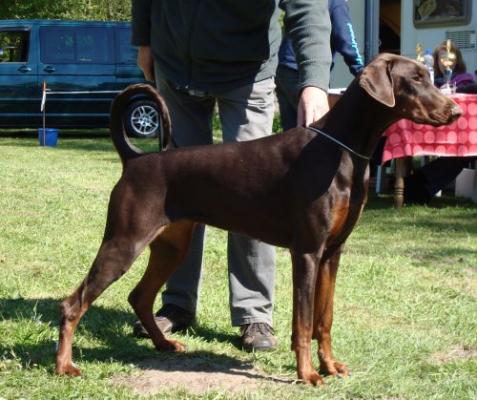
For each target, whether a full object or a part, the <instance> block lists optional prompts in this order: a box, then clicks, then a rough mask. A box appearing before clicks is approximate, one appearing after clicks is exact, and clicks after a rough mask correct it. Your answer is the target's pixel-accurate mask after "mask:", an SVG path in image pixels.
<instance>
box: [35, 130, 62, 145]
mask: <svg viewBox="0 0 477 400" xmlns="http://www.w3.org/2000/svg"><path fill="white" fill-rule="evenodd" d="M38 141H39V142H40V146H50V147H55V146H56V144H57V143H58V129H56V128H45V132H44V133H43V128H39V129H38Z"/></svg>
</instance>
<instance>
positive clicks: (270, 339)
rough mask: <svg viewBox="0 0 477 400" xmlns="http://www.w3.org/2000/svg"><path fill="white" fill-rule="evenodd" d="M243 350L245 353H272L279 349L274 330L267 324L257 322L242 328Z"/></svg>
mask: <svg viewBox="0 0 477 400" xmlns="http://www.w3.org/2000/svg"><path fill="white" fill-rule="evenodd" d="M240 330H241V333H242V338H241V339H242V348H243V349H244V350H245V351H270V350H275V348H276V347H277V338H276V337H275V332H274V331H273V328H272V327H271V326H270V325H268V324H267V323H265V322H257V323H253V324H248V325H242V326H241V327H240Z"/></svg>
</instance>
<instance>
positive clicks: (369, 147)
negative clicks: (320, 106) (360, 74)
mask: <svg viewBox="0 0 477 400" xmlns="http://www.w3.org/2000/svg"><path fill="white" fill-rule="evenodd" d="M395 114H396V113H395V111H394V110H393V108H390V107H387V106H385V105H383V104H381V103H380V102H378V101H377V100H375V99H373V98H371V97H370V96H369V95H368V94H367V93H366V92H365V91H364V89H362V88H361V87H360V86H359V83H358V81H357V79H356V80H354V81H353V82H352V83H351V85H350V87H349V88H348V90H347V91H346V92H345V93H344V94H343V95H342V97H341V99H340V100H339V101H338V102H337V103H336V104H335V106H334V107H333V108H332V109H331V110H330V111H329V112H328V113H327V114H326V115H325V116H324V117H323V118H322V119H321V120H319V121H318V122H317V123H316V124H314V126H317V127H319V128H320V129H323V130H324V131H325V132H326V133H328V134H329V135H331V136H333V137H335V138H336V139H337V140H339V141H340V142H342V143H344V144H345V145H346V146H348V147H350V148H351V149H353V150H354V151H356V152H357V153H360V154H363V155H365V156H367V157H371V155H372V154H373V151H374V148H375V147H376V145H377V143H378V141H379V138H380V137H381V135H382V133H383V132H384V131H385V129H386V128H387V127H388V126H389V125H391V124H392V123H393V122H395V121H397V120H398V119H399V118H397V117H396V116H395Z"/></svg>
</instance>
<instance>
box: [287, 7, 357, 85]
mask: <svg viewBox="0 0 477 400" xmlns="http://www.w3.org/2000/svg"><path fill="white" fill-rule="evenodd" d="M328 8H329V12H330V19H331V37H330V45H331V53H332V57H333V59H334V57H335V54H336V52H338V53H340V54H341V55H342V56H343V59H344V61H345V63H346V64H347V65H348V68H349V71H350V72H351V73H352V74H353V75H354V76H356V75H357V74H358V73H359V72H361V70H362V69H363V68H364V62H363V59H362V58H361V55H360V53H359V48H358V43H357V42H356V37H355V34H354V31H353V25H352V22H351V17H350V15H349V8H348V4H347V0H330V1H329V3H328ZM278 58H279V63H280V65H284V66H286V67H288V68H291V69H298V66H297V63H296V61H295V53H294V51H293V46H292V42H291V40H290V39H289V38H288V37H285V38H284V39H283V42H282V44H281V46H280V51H279V55H278Z"/></svg>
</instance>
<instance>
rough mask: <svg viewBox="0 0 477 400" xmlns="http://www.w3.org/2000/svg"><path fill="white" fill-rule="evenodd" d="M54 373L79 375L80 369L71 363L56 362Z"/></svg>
mask: <svg viewBox="0 0 477 400" xmlns="http://www.w3.org/2000/svg"><path fill="white" fill-rule="evenodd" d="M56 374H57V375H67V376H81V371H80V370H79V368H76V367H75V366H74V365H73V364H61V365H59V364H57V365H56Z"/></svg>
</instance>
